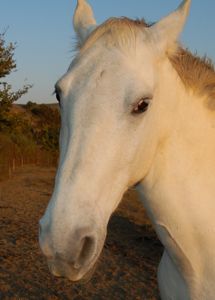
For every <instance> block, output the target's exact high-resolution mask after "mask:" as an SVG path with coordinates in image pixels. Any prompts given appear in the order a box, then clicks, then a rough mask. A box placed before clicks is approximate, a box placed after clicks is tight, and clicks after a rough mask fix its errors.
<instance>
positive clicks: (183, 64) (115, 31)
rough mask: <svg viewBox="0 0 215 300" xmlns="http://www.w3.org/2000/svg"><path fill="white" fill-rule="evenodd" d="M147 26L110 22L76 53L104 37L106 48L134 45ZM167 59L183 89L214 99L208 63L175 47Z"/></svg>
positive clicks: (119, 20)
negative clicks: (107, 46)
mask: <svg viewBox="0 0 215 300" xmlns="http://www.w3.org/2000/svg"><path fill="white" fill-rule="evenodd" d="M150 26H152V24H148V23H147V22H145V20H144V19H142V20H132V19H129V18H125V17H123V18H110V19H108V20H107V21H106V22H104V23H103V24H102V25H100V26H98V27H97V28H96V29H95V30H94V31H93V32H92V34H91V35H90V36H89V38H88V39H87V40H86V42H85V44H84V45H83V46H82V47H80V48H81V49H80V50H81V51H82V50H85V49H87V48H89V47H90V46H92V45H93V44H94V42H96V40H98V39H99V38H100V37H102V36H103V35H105V34H106V37H107V39H108V40H107V42H108V45H114V46H117V47H120V48H123V47H129V45H132V44H135V41H136V36H137V34H138V32H140V30H142V29H143V28H147V27H150ZM167 56H168V58H169V60H170V62H171V64H172V66H173V67H174V69H175V70H176V71H177V73H178V75H179V77H180V78H181V80H182V82H183V83H184V85H185V87H187V88H191V89H192V90H193V91H194V92H195V93H197V94H199V95H201V96H202V95H206V96H207V97H208V98H210V99H215V68H214V64H213V63H212V61H211V60H210V59H208V58H207V57H203V58H200V57H199V56H197V55H194V54H192V53H191V52H190V51H189V50H187V49H184V48H182V47H181V46H179V45H178V46H177V47H176V48H174V51H170V52H169V53H167Z"/></svg>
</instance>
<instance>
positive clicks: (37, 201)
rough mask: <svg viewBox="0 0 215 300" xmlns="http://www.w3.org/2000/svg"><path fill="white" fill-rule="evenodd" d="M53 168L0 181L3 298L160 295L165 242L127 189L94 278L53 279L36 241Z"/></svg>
mask: <svg viewBox="0 0 215 300" xmlns="http://www.w3.org/2000/svg"><path fill="white" fill-rule="evenodd" d="M54 174H55V170H54V169H43V168H39V167H25V168H24V169H22V170H19V171H17V172H16V173H14V174H13V176H12V178H11V179H10V180H5V181H4V182H1V183H0V299H20V300H21V299H37V300H40V299H50V300H54V299H65V300H66V299H72V300H82V299H83V300H84V299H93V300H100V299H101V300H102V299H105V300H121V299H122V300H125V299H128V300H138V299H147V300H152V299H153V300H154V299H158V289H157V281H156V270H157V265H158V262H159V259H160V256H161V253H162V246H161V245H160V243H159V241H158V240H157V238H156V235H155V233H154V231H153V230H152V228H151V225H150V223H149V221H148V219H147V217H146V215H145V212H144V209H143V208H142V205H141V204H140V203H139V202H138V200H137V196H136V194H135V192H134V191H129V192H128V193H127V194H126V195H125V197H124V200H123V201H122V204H121V205H120V207H119V209H118V210H117V212H116V213H115V214H114V216H113V217H112V218H111V220H110V224H109V227H108V236H107V240H106V243H105V247H104V249H103V253H102V255H101V258H100V260H99V264H98V267H97V269H96V271H95V274H94V276H93V278H92V279H91V281H90V282H88V283H87V284H85V285H80V284H72V283H71V282H69V281H68V280H66V279H59V278H54V277H53V276H52V275H51V274H50V273H49V271H48V268H47V265H46V262H45V259H44V258H43V256H42V255H41V253H40V250H39V246H38V220H39V218H40V217H41V216H42V214H43V212H44V210H45V208H46V205H47V203H48V201H49V198H50V196H51V192H52V188H53V179H54Z"/></svg>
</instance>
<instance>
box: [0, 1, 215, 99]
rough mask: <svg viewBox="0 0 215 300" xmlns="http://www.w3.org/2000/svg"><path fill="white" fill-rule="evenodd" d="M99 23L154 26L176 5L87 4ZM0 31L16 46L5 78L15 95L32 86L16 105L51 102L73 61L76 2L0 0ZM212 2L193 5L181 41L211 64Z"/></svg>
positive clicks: (213, 55)
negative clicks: (139, 21)
mask: <svg viewBox="0 0 215 300" xmlns="http://www.w3.org/2000/svg"><path fill="white" fill-rule="evenodd" d="M89 3H90V4H91V5H92V6H93V8H94V12H95V16H96V19H97V21H98V23H101V22H103V21H104V20H106V19H107V18H109V17H111V16H128V17H131V18H142V17H144V18H145V19H146V20H147V21H156V20H159V19H160V18H161V17H163V16H165V15H166V14H168V13H169V12H170V11H172V10H173V9H175V8H176V7H177V6H178V5H179V3H180V1H179V0H150V1H149V0H124V1H123V0H108V1H105V0H89ZM0 4H1V7H0V8H1V12H0V32H3V31H4V30H5V29H6V28H7V27H9V29H8V31H7V35H6V40H7V41H8V42H9V41H13V42H17V49H16V52H15V58H16V61H17V71H16V72H14V73H13V74H12V75H10V76H9V77H8V81H9V82H10V83H11V84H12V85H13V88H14V90H15V89H16V88H20V87H21V86H22V85H23V84H24V83H32V84H33V85H34V87H33V88H32V89H31V90H30V92H29V93H28V94H27V95H26V96H24V97H23V98H22V99H21V100H20V101H19V102H20V103H25V102H26V101H28V100H30V101H35V102H54V101H55V98H54V96H52V95H51V94H52V92H53V86H54V83H55V81H56V80H57V79H58V78H59V77H60V76H61V75H62V74H63V73H64V72H65V71H66V69H67V67H68V66H69V64H70V62H71V59H72V52H71V49H72V45H73V43H74V39H73V38H74V32H73V28H72V15H73V12H74V8H75V5H76V0H0ZM214 13H215V1H214V0H204V1H200V0H193V3H192V8H191V13H190V17H189V20H188V22H187V25H186V27H185V30H184V33H183V35H182V37H181V40H182V42H183V44H184V45H186V46H187V47H189V48H190V49H191V50H192V51H197V52H198V53H199V54H200V55H204V54H207V55H208V56H209V57H211V58H212V59H213V60H214V61H215V38H214V37H215V18H214Z"/></svg>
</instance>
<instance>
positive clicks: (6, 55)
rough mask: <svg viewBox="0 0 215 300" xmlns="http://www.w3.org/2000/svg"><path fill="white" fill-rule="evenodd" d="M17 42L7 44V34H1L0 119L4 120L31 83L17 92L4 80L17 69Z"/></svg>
mask: <svg viewBox="0 0 215 300" xmlns="http://www.w3.org/2000/svg"><path fill="white" fill-rule="evenodd" d="M14 51H15V44H13V43H10V44H9V45H6V43H5V34H0V120H1V122H4V119H5V114H7V112H8V110H9V109H10V107H11V105H12V103H14V102H15V101H17V100H18V99H19V98H20V97H21V96H22V95H24V94H26V93H27V92H28V90H29V88H31V85H24V86H23V87H22V88H21V89H19V90H18V91H16V92H13V91H12V87H11V85H10V84H8V83H7V82H6V81H3V79H5V77H6V76H7V75H9V74H10V73H11V72H12V71H14V70H15V69H16V62H15V60H14Z"/></svg>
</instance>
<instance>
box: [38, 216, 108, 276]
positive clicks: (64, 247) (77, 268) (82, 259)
mask: <svg viewBox="0 0 215 300" xmlns="http://www.w3.org/2000/svg"><path fill="white" fill-rule="evenodd" d="M65 238H66V236H65V235H63V234H62V236H61V237H60V238H59V236H58V237H57V238H56V237H55V236H54V235H53V234H51V231H50V230H48V231H47V230H45V228H43V225H42V222H41V223H40V237H39V241H40V247H41V250H42V252H43V254H44V255H45V256H46V258H47V260H48V265H49V269H50V271H51V273H52V274H53V275H54V276H58V277H66V278H68V279H69V280H71V281H79V280H81V279H82V278H83V277H84V276H85V275H86V274H87V273H89V271H90V270H91V269H92V268H93V266H94V264H95V262H96V260H97V258H98V257H99V255H100V252H101V250H102V247H103V243H104V239H105V235H104V234H102V238H101V233H100V234H98V232H97V231H96V230H95V229H92V228H90V227H89V228H87V227H86V228H77V229H75V230H73V232H72V233H70V234H69V237H68V238H67V240H66V242H65Z"/></svg>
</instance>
